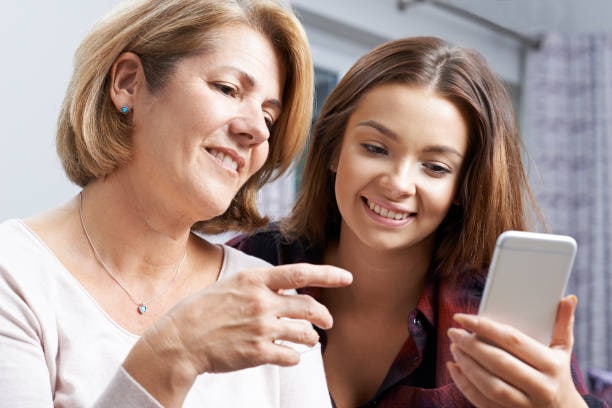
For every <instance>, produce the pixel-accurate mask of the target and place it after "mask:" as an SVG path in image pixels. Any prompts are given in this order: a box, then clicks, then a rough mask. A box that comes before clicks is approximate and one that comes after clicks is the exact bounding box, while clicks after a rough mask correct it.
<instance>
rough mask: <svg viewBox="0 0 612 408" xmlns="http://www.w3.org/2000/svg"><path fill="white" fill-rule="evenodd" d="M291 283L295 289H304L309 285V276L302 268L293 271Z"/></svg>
mask: <svg viewBox="0 0 612 408" xmlns="http://www.w3.org/2000/svg"><path fill="white" fill-rule="evenodd" d="M291 283H292V285H293V287H294V288H303V287H304V286H306V285H307V284H308V276H307V274H306V272H305V271H304V270H303V269H302V268H296V269H294V270H292V271H291Z"/></svg>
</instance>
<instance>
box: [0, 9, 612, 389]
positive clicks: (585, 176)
mask: <svg viewBox="0 0 612 408" xmlns="http://www.w3.org/2000/svg"><path fill="white" fill-rule="evenodd" d="M116 3H118V0H87V1H82V0H50V1H39V0H20V1H9V2H5V3H3V12H2V13H1V14H0V47H1V48H0V49H1V50H2V54H3V57H2V67H1V68H0V73H1V74H2V75H1V76H0V91H1V95H2V98H1V99H0V119H1V120H0V220H4V219H7V218H13V217H27V216H29V215H32V214H35V213H37V212H40V211H42V210H44V209H47V208H50V207H53V206H56V205H59V204H61V203H63V202H64V201H66V200H68V199H69V198H71V197H72V196H73V195H74V194H76V193H77V191H78V188H77V187H76V186H74V185H72V184H71V183H70V182H69V181H68V180H67V178H66V177H65V176H64V173H63V171H62V169H61V166H60V164H59V161H58V159H57V156H56V154H55V145H54V137H55V122H56V119H57V115H58V112H59V108H60V105H61V101H62V98H63V94H64V91H65V88H66V86H67V84H68V80H69V78H70V75H71V71H72V58H73V54H74V51H75V49H76V47H77V45H78V44H79V42H80V41H81V39H82V38H83V36H84V35H85V34H86V32H87V31H88V30H89V28H90V27H91V25H92V24H93V23H94V22H95V21H96V20H97V19H98V18H99V17H100V16H102V15H103V14H104V13H106V12H107V11H109V10H110V9H111V8H112V6H113V5H115V4H116ZM291 4H292V6H293V7H294V8H295V10H296V12H297V13H298V15H299V17H300V19H301V20H302V22H303V23H304V25H305V27H306V31H307V34H308V37H309V40H310V42H311V46H312V51H313V55H314V60H315V64H316V71H317V72H316V74H317V83H316V89H317V95H316V99H317V106H316V107H317V108H318V107H320V105H321V103H322V101H323V99H324V98H325V96H326V95H327V93H328V92H329V90H330V89H331V88H332V87H333V86H334V84H335V83H336V82H337V81H338V79H339V78H340V77H341V76H342V75H343V74H344V72H346V70H347V69H348V68H349V66H350V65H351V64H352V63H353V62H354V61H355V60H356V59H357V58H358V57H359V56H361V55H362V54H363V53H365V52H366V51H368V50H369V49H370V48H372V47H374V46H376V45H378V44H380V43H381V42H383V41H386V40H390V39H395V38H399V37H404V36H413V35H435V36H440V37H443V38H444V39H446V40H449V41H451V42H453V43H457V44H460V45H464V46H469V47H472V48H474V49H476V50H478V51H479V52H481V53H482V54H483V55H484V56H485V57H486V58H487V60H488V61H489V62H490V64H491V65H492V67H493V68H494V69H495V71H496V72H497V73H498V75H499V76H500V78H502V79H503V81H504V82H505V83H506V85H507V87H508V90H509V91H510V93H511V95H512V97H513V100H514V103H515V106H516V109H517V112H518V115H519V123H520V125H521V129H522V134H523V138H524V140H525V144H526V147H527V152H528V155H527V156H526V160H527V162H528V168H529V174H530V178H531V180H532V185H533V187H534V190H535V192H536V197H537V199H538V200H539V203H540V205H541V206H542V208H543V211H544V215H545V217H546V218H547V220H548V222H549V227H550V230H551V232H555V233H562V234H569V235H572V236H573V237H574V238H576V240H577V241H578V247H579V249H578V256H577V258H576V263H575V265H574V270H573V274H572V277H571V279H570V282H569V288H568V292H570V293H575V294H577V295H578V299H579V302H578V303H579V304H578V312H577V316H576V330H575V335H576V347H575V352H576V356H577V358H578V360H579V362H580V364H581V366H582V369H583V372H584V374H585V376H588V378H589V379H591V383H590V385H591V387H592V388H593V389H603V387H604V385H605V384H606V383H608V384H612V379H611V378H610V377H611V376H612V374H610V372H611V371H612V341H611V340H610V338H612V317H610V316H612V301H611V300H610V299H611V296H612V274H611V273H610V272H609V268H610V266H611V265H612V262H611V261H612V241H611V239H610V238H611V237H612V204H611V203H610V197H611V196H612V188H611V187H612V172H611V170H612V160H611V159H610V157H612V156H611V153H612V33H611V31H612V23H611V21H612V1H610V0H582V1H580V2H578V1H575V0H399V1H398V0H376V1H373V0H291ZM298 178H299V166H298V167H297V171H295V172H293V173H291V174H289V175H287V176H285V177H283V178H281V179H280V180H278V181H277V182H276V183H274V184H273V185H271V186H269V187H267V188H266V189H265V190H264V191H263V192H262V194H261V196H260V201H261V204H262V209H263V211H264V212H266V213H267V214H268V215H269V216H270V217H271V218H273V219H274V218H279V217H281V216H283V215H284V214H286V213H287V211H288V209H289V208H290V206H291V204H292V202H293V198H294V192H295V185H296V182H297V180H298ZM224 238H225V237H224V236H221V237H217V239H218V240H223V239H224ZM602 392H603V391H602Z"/></svg>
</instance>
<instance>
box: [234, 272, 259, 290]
mask: <svg viewBox="0 0 612 408" xmlns="http://www.w3.org/2000/svg"><path fill="white" fill-rule="evenodd" d="M236 281H237V282H238V283H239V284H240V285H241V286H255V285H259V284H260V282H261V276H260V275H259V273H257V271H255V270H249V271H240V272H239V273H238V274H236Z"/></svg>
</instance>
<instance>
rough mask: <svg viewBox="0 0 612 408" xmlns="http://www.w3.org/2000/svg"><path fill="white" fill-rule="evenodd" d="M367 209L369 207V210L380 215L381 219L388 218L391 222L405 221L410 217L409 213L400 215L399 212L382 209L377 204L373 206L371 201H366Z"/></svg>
mask: <svg viewBox="0 0 612 408" xmlns="http://www.w3.org/2000/svg"><path fill="white" fill-rule="evenodd" d="M368 207H370V210H372V211H374V212H375V213H376V214H378V215H380V216H381V217H385V218H389V219H392V220H398V221H400V220H405V219H406V218H408V217H409V216H410V214H409V213H400V212H395V211H391V210H389V209H387V208H383V207H381V206H379V205H377V204H374V203H373V202H371V201H368Z"/></svg>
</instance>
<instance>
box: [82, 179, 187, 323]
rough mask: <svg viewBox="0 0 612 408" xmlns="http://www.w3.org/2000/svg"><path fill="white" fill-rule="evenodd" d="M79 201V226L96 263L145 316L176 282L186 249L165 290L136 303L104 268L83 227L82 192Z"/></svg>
mask: <svg viewBox="0 0 612 408" xmlns="http://www.w3.org/2000/svg"><path fill="white" fill-rule="evenodd" d="M79 199H80V203H79V217H80V218H81V226H82V227H83V232H84V233H85V237H86V238H87V242H89V246H90V247H91V250H92V251H93V253H94V256H95V257H96V260H97V261H98V263H99V264H100V266H102V269H104V271H105V272H106V273H107V274H108V276H110V277H111V279H112V280H114V281H115V283H116V284H117V285H119V287H120V288H121V289H123V291H124V292H125V294H126V295H128V297H129V298H130V300H131V301H132V302H134V304H135V305H136V310H137V311H138V313H140V314H141V315H142V314H145V312H146V311H147V310H149V306H148V305H150V304H151V303H153V302H155V301H156V300H157V299H158V298H160V297H162V296H163V295H165V294H166V293H167V292H168V291H169V290H170V288H171V287H172V285H173V284H174V282H175V281H176V278H177V277H178V275H179V273H180V271H181V268H182V266H183V263H184V262H185V258H186V257H187V248H185V252H184V253H183V256H182V258H181V261H180V262H179V264H178V265H177V266H176V270H175V271H174V276H173V277H172V280H171V281H170V283H169V284H168V286H167V287H166V289H164V290H163V291H161V292H159V293H157V294H154V295H153V296H151V297H150V298H148V299H146V300H142V301H138V300H136V298H135V297H134V296H132V294H131V293H130V291H129V290H127V288H126V287H125V285H124V284H123V282H121V280H120V279H119V277H117V276H115V274H113V273H112V272H111V270H110V269H109V268H108V267H107V266H106V264H105V263H104V261H103V260H102V257H101V256H100V254H99V253H98V251H97V250H96V247H95V246H94V244H93V241H92V240H91V237H90V236H89V233H88V232H87V227H85V220H84V219H83V192H82V191H81V192H80V193H79Z"/></svg>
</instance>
